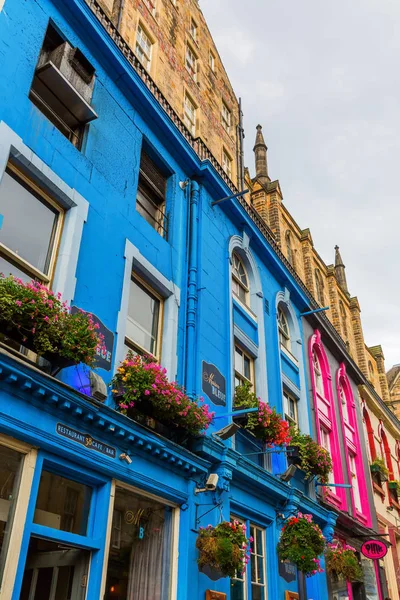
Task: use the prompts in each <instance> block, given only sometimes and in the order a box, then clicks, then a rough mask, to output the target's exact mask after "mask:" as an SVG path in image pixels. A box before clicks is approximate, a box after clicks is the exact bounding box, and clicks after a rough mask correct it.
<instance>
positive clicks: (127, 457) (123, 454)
mask: <svg viewBox="0 0 400 600" xmlns="http://www.w3.org/2000/svg"><path fill="white" fill-rule="evenodd" d="M119 458H120V460H124V461H125V462H127V463H128V465H131V464H132V459H131V457H130V456H129V454H127V453H126V452H122V454H120V455H119Z"/></svg>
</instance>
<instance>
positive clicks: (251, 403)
mask: <svg viewBox="0 0 400 600" xmlns="http://www.w3.org/2000/svg"><path fill="white" fill-rule="evenodd" d="M233 406H234V410H244V409H246V408H258V411H257V412H251V413H248V414H245V415H239V416H238V417H234V418H233V420H234V422H235V423H238V424H240V425H242V427H244V429H246V430H247V431H249V432H250V433H252V434H253V435H254V436H255V437H256V438H257V439H259V440H261V441H262V442H263V443H264V444H266V445H267V446H273V445H275V446H282V445H285V444H288V443H289V442H290V434H289V423H288V422H287V421H285V420H284V419H282V417H281V416H280V415H279V414H278V413H277V412H276V410H275V408H271V407H270V406H269V405H268V404H267V403H266V402H262V401H261V400H260V398H257V396H256V394H254V392H252V391H251V387H250V384H249V383H247V382H246V383H244V384H243V385H240V386H237V388H236V390H235V397H234V402H233Z"/></svg>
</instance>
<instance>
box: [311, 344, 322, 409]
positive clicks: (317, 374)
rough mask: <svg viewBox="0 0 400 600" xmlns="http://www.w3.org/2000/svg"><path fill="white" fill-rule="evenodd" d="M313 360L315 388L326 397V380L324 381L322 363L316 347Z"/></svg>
mask: <svg viewBox="0 0 400 600" xmlns="http://www.w3.org/2000/svg"><path fill="white" fill-rule="evenodd" d="M312 360H313V370H314V381H315V390H316V392H317V393H318V394H319V395H320V396H322V397H325V391H324V382H323V381H322V371H321V365H320V362H319V358H318V354H317V352H316V351H315V349H314V350H313V352H312Z"/></svg>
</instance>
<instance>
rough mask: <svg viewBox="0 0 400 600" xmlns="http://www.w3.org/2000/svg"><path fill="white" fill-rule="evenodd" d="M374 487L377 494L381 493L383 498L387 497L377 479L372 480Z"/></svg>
mask: <svg viewBox="0 0 400 600" xmlns="http://www.w3.org/2000/svg"><path fill="white" fill-rule="evenodd" d="M372 488H373V490H374V492H376V493H377V494H379V495H380V496H381V498H382V500H384V499H385V496H386V494H385V492H384V490H383V488H381V486H380V485H378V484H377V483H376V481H373V482H372Z"/></svg>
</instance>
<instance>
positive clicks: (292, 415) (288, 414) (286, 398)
mask: <svg viewBox="0 0 400 600" xmlns="http://www.w3.org/2000/svg"><path fill="white" fill-rule="evenodd" d="M297 404H298V400H297V398H295V397H294V396H293V395H292V394H289V392H287V391H286V390H283V405H284V411H285V419H286V421H288V422H289V423H290V424H292V425H296V426H297V425H298V422H299V415H298V407H297Z"/></svg>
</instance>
